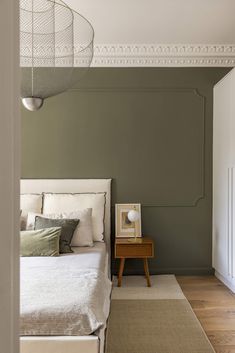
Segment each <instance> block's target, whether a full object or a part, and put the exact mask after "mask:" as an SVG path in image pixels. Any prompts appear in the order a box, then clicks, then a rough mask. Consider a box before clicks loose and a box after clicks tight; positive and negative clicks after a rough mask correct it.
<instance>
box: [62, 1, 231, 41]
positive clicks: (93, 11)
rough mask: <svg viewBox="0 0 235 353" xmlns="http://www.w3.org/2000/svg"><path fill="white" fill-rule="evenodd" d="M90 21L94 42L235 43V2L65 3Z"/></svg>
mask: <svg viewBox="0 0 235 353" xmlns="http://www.w3.org/2000/svg"><path fill="white" fill-rule="evenodd" d="M66 3H67V4H68V5H69V6H71V7H72V8H73V9H74V10H76V11H78V12H80V13H81V14H83V15H84V16H85V17H87V18H88V19H89V20H90V22H91V23H92V24H93V26H94V29H95V42H96V43H97V44H101V43H102V44H104V43H118V44H120V43H128V44H131V43H134V44H140V43H145V44H147V43H157V44H159V43H161V44H162V43H167V44H171V43H177V44H178V43H187V44H190V43H197V44H198V43H200V44H204V43H206V44H208V43H216V44H217V43H221V44H227V43H229V44H232V43H235V0H145V1H144V0H116V1H114V0H66Z"/></svg>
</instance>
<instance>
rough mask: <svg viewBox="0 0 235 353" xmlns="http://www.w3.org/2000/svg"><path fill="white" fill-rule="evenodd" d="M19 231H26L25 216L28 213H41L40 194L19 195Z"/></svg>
mask: <svg viewBox="0 0 235 353" xmlns="http://www.w3.org/2000/svg"><path fill="white" fill-rule="evenodd" d="M20 209H21V211H22V212H21V216H20V229H21V230H25V229H26V222H27V215H28V213H29V212H35V213H41V212H42V194H21V195H20Z"/></svg>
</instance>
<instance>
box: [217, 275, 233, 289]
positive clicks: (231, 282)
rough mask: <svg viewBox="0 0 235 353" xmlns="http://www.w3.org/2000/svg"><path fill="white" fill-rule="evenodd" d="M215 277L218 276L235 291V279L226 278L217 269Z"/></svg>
mask: <svg viewBox="0 0 235 353" xmlns="http://www.w3.org/2000/svg"><path fill="white" fill-rule="evenodd" d="M215 277H217V278H218V279H219V280H220V281H221V282H223V283H224V284H225V285H226V286H227V287H228V288H229V289H231V291H232V292H233V293H235V279H231V278H226V277H224V276H223V275H221V274H220V273H219V272H217V271H215Z"/></svg>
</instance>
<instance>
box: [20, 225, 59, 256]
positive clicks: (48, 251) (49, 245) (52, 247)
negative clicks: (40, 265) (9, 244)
mask: <svg viewBox="0 0 235 353" xmlns="http://www.w3.org/2000/svg"><path fill="white" fill-rule="evenodd" d="M60 235H61V227H53V228H47V229H38V230H24V231H21V232H20V255H21V256H59V241H60Z"/></svg>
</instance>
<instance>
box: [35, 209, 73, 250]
mask: <svg viewBox="0 0 235 353" xmlns="http://www.w3.org/2000/svg"><path fill="white" fill-rule="evenodd" d="M78 223H79V219H67V218H59V219H51V218H44V217H40V216H36V217H35V225H34V229H44V228H51V227H61V228H62V229H61V236H60V253H61V254H66V253H71V252H73V251H72V249H71V246H70V244H71V241H72V237H73V233H74V231H75V229H76V227H77V225H78Z"/></svg>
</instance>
